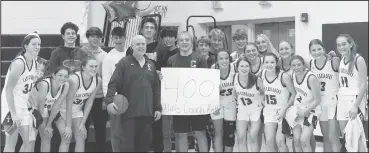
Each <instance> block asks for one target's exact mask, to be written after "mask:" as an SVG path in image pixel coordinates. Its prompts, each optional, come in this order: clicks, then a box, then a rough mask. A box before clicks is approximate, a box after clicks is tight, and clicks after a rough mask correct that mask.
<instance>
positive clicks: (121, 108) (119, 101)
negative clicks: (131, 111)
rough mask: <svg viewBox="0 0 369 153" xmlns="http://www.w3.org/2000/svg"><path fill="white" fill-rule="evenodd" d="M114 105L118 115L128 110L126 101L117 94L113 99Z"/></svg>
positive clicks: (122, 96)
mask: <svg viewBox="0 0 369 153" xmlns="http://www.w3.org/2000/svg"><path fill="white" fill-rule="evenodd" d="M114 104H115V105H117V107H118V108H117V112H118V114H122V113H124V112H126V111H127V109H128V106H129V104H128V99H127V98H126V97H125V96H124V95H121V94H117V95H115V97H114Z"/></svg>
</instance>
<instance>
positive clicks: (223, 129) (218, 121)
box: [211, 51, 236, 152]
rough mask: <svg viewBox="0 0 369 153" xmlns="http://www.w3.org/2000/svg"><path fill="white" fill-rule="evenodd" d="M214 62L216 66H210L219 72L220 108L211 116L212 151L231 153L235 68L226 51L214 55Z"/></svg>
mask: <svg viewBox="0 0 369 153" xmlns="http://www.w3.org/2000/svg"><path fill="white" fill-rule="evenodd" d="M216 60H217V62H216V64H214V65H212V67H211V68H213V69H219V70H220V86H219V88H220V95H219V96H220V97H219V101H220V108H219V109H218V110H217V111H215V112H214V113H212V114H211V119H212V120H213V124H214V129H215V136H214V146H215V150H214V151H215V152H223V151H224V152H232V151H233V146H234V142H235V138H234V132H235V130H236V127H235V124H236V103H235V102H234V101H233V78H234V75H235V67H234V65H233V64H231V63H230V62H231V59H230V55H229V53H228V52H226V51H219V52H218V53H217V54H216ZM223 143H224V146H225V148H224V149H223Z"/></svg>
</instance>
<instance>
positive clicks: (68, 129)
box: [63, 126, 72, 140]
mask: <svg viewBox="0 0 369 153" xmlns="http://www.w3.org/2000/svg"><path fill="white" fill-rule="evenodd" d="M63 136H64V137H65V138H66V139H67V140H70V138H72V128H71V127H68V126H66V127H65V131H64V134H63Z"/></svg>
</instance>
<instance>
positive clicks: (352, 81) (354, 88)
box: [338, 54, 360, 95]
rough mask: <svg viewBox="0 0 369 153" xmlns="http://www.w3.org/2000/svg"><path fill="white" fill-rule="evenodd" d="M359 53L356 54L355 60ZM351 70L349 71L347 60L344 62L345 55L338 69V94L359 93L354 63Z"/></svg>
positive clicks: (357, 76)
mask: <svg viewBox="0 0 369 153" xmlns="http://www.w3.org/2000/svg"><path fill="white" fill-rule="evenodd" d="M359 56H360V55H358V54H356V57H355V58H356V61H357V58H358V57H359ZM354 64H355V65H354V67H353V69H352V72H351V73H349V72H348V69H349V65H350V64H349V62H347V63H345V57H344V58H342V60H341V63H340V69H339V78H338V79H339V84H340V88H339V94H342V95H358V94H359V87H360V82H359V72H358V70H357V67H356V64H357V63H354Z"/></svg>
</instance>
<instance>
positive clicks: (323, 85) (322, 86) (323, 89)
mask: <svg viewBox="0 0 369 153" xmlns="http://www.w3.org/2000/svg"><path fill="white" fill-rule="evenodd" d="M320 85H321V87H320V91H325V82H320Z"/></svg>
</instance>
